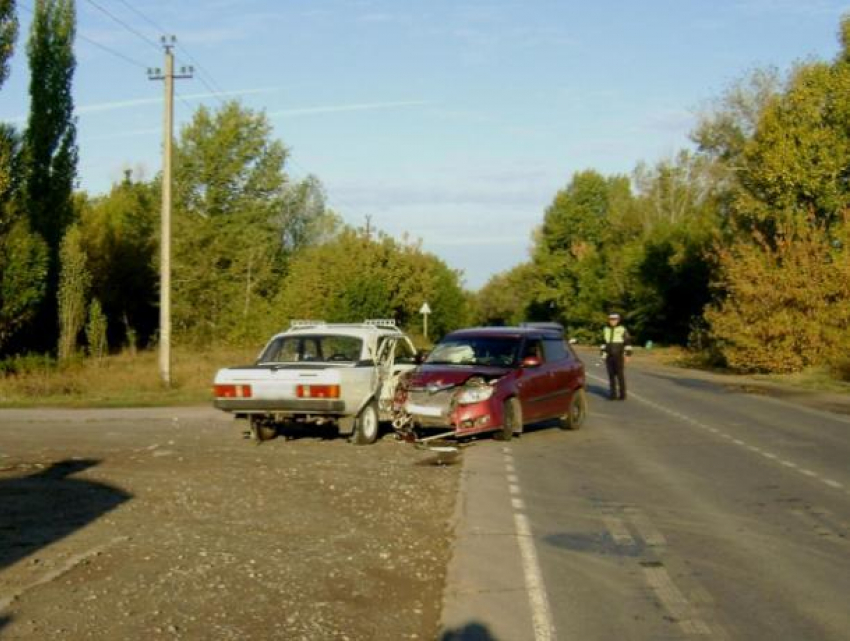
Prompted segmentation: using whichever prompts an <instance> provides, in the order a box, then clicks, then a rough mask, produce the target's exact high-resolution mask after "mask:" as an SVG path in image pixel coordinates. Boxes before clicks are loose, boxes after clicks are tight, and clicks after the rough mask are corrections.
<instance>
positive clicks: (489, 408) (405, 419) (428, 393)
mask: <svg viewBox="0 0 850 641" xmlns="http://www.w3.org/2000/svg"><path fill="white" fill-rule="evenodd" d="M500 379H501V376H498V377H497V376H489V377H488V376H484V375H472V376H470V377H469V378H467V379H466V380H464V381H461V382H444V381H442V380H430V381H427V382H425V381H417V380H416V379H415V378H407V379H404V380H402V381H400V384H399V385H398V387H397V388H396V394H395V399H394V402H393V428H394V429H395V430H396V432H397V433H398V434H399V435H400V437H401V438H402V439H403V440H405V441H408V442H418V443H425V442H430V441H437V440H442V439H445V438H450V437H460V436H465V435H470V434H476V433H479V432H487V431H491V430H494V429H498V428H499V427H500V426H501V422H502V417H501V403H497V402H495V399H494V396H495V393H496V383H498V381H499V380H500Z"/></svg>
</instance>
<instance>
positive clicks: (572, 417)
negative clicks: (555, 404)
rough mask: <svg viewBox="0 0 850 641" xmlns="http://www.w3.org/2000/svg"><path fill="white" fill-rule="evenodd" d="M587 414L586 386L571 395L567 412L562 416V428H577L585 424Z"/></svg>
mask: <svg viewBox="0 0 850 641" xmlns="http://www.w3.org/2000/svg"><path fill="white" fill-rule="evenodd" d="M586 416H587V395H586V394H585V392H584V388H583V387H582V388H579V389H577V390H576V391H575V392H573V395H572V396H571V397H570V406H569V408H567V413H566V414H564V416H562V417H561V429H562V430H577V429H579V428H580V427H581V426H582V425H583V424H584V419H585V417H586Z"/></svg>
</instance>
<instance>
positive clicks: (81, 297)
mask: <svg viewBox="0 0 850 641" xmlns="http://www.w3.org/2000/svg"><path fill="white" fill-rule="evenodd" d="M59 256H60V262H61V265H62V269H61V272H60V276H59V349H58V352H59V360H66V359H68V358H70V357H71V356H73V355H74V354H75V353H76V351H77V340H78V338H79V335H80V330H82V328H83V323H84V322H85V320H86V301H87V300H88V295H89V289H90V287H91V274H90V273H89V270H88V267H87V265H86V254H85V251H84V250H83V246H82V234H81V232H80V228H79V227H78V226H76V225H74V226H72V227H70V228H69V229H68V231H67V233H66V234H65V238H63V239H62V249H61V251H60V252H59Z"/></svg>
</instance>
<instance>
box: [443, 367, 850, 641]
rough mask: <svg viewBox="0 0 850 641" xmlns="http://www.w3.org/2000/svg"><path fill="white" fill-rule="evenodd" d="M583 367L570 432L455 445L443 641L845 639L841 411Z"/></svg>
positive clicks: (848, 426) (656, 375) (846, 540)
mask: <svg viewBox="0 0 850 641" xmlns="http://www.w3.org/2000/svg"><path fill="white" fill-rule="evenodd" d="M594 361H595V359H589V360H588V363H587V365H588V373H589V375H590V378H589V381H590V391H591V395H590V400H591V414H590V417H589V419H588V421H587V423H586V425H585V426H584V427H583V428H582V430H580V431H578V432H565V431H561V430H560V429H558V428H557V427H553V426H548V427H542V428H539V429H535V430H532V431H530V432H528V433H526V434H524V435H523V436H522V438H521V439H519V440H514V441H512V442H511V443H508V444H504V443H498V442H493V441H483V440H482V441H480V442H477V443H476V444H474V445H473V446H471V447H469V448H467V449H466V450H465V451H464V454H463V456H464V473H463V478H462V492H461V496H460V500H459V503H458V508H457V512H456V517H455V518H456V521H457V535H458V536H457V541H456V547H455V554H454V557H453V560H452V563H451V565H450V568H449V583H448V586H447V589H446V592H445V604H444V615H443V626H444V630H445V631H446V633H445V636H444V638H445V639H485V640H486V639H500V640H501V639H505V640H508V639H510V640H519V639H536V640H543V639H555V638H557V639H561V640H562V641H563V640H568V639H581V640H592V639H605V640H607V639H618V640H619V639H652V640H658V639H722V640H723V639H789V640H792V639H793V640H795V641H799V640H805V639H813V640H814V639H817V640H826V639H850V417H848V416H841V415H838V414H831V413H828V412H822V411H819V410H816V409H811V408H807V407H801V406H799V405H796V404H791V403H788V402H785V401H781V400H776V399H772V398H765V397H762V396H754V395H750V394H744V393H741V392H737V391H733V390H730V389H728V388H725V387H723V386H719V385H716V384H714V383H710V382H706V381H705V380H702V379H701V378H698V377H696V376H689V375H688V374H687V373H681V372H680V373H676V374H671V373H670V372H669V371H667V370H654V369H652V368H643V367H640V366H632V367H631V368H630V370H629V372H628V379H629V385H630V396H629V399H628V400H627V401H625V402H618V401H608V400H606V399H605V398H604V392H605V391H606V387H607V383H604V382H603V378H602V377H604V369H603V368H601V367H599V366H598V365H596V364H595V362H594Z"/></svg>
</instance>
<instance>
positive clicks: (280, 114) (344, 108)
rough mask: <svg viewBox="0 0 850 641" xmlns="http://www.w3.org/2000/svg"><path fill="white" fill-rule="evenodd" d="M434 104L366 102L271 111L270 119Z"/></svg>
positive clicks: (412, 101)
mask: <svg viewBox="0 0 850 641" xmlns="http://www.w3.org/2000/svg"><path fill="white" fill-rule="evenodd" d="M430 104H432V103H431V102H430V101H427V100H399V101H395V102H364V103H355V104H350V105H323V106H316V107H301V108H298V109H280V110H278V111H271V112H269V113H268V114H267V115H268V116H269V118H289V117H292V116H313V115H318V114H329V113H344V112H348V111H375V110H379V109H398V108H401V107H421V106H423V105H430Z"/></svg>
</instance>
